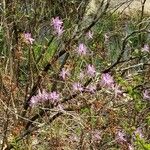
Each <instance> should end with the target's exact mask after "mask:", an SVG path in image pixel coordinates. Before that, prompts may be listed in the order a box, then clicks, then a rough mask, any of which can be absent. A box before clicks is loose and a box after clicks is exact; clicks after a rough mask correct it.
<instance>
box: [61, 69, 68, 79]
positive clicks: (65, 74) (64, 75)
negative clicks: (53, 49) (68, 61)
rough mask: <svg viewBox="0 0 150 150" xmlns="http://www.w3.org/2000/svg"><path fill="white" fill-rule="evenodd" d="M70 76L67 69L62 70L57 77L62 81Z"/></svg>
mask: <svg viewBox="0 0 150 150" xmlns="http://www.w3.org/2000/svg"><path fill="white" fill-rule="evenodd" d="M69 75H70V72H69V70H68V69H65V68H63V69H62V71H61V72H60V74H59V76H60V77H62V79H63V80H65V79H66V77H67V76H69Z"/></svg>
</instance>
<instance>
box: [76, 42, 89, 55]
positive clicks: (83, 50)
mask: <svg viewBox="0 0 150 150" xmlns="http://www.w3.org/2000/svg"><path fill="white" fill-rule="evenodd" d="M76 51H77V53H78V54H79V55H80V56H84V55H86V53H87V47H86V46H85V45H84V44H83V43H80V44H79V46H78V47H77V49H76Z"/></svg>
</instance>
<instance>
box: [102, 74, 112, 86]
mask: <svg viewBox="0 0 150 150" xmlns="http://www.w3.org/2000/svg"><path fill="white" fill-rule="evenodd" d="M101 85H102V86H106V87H110V88H112V87H113V86H114V79H113V77H112V76H111V75H110V74H109V73H104V74H102V77H101Z"/></svg>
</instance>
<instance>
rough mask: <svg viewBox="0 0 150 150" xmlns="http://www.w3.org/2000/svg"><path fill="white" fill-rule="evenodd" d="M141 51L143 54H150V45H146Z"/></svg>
mask: <svg viewBox="0 0 150 150" xmlns="http://www.w3.org/2000/svg"><path fill="white" fill-rule="evenodd" d="M141 51H142V52H150V47H149V45H148V44H145V45H144V47H143V48H142V50H141Z"/></svg>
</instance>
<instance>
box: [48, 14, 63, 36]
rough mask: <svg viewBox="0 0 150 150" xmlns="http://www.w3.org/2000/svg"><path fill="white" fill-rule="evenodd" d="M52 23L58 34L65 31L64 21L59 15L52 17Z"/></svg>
mask: <svg viewBox="0 0 150 150" xmlns="http://www.w3.org/2000/svg"><path fill="white" fill-rule="evenodd" d="M51 25H52V26H53V28H54V33H55V34H57V35H58V36H61V35H62V33H63V32H64V30H63V21H62V20H61V19H59V17H56V18H52V21H51Z"/></svg>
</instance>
